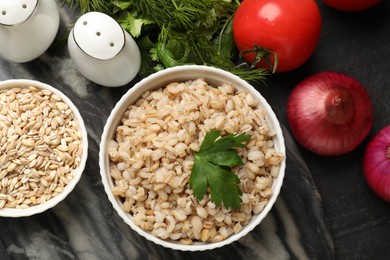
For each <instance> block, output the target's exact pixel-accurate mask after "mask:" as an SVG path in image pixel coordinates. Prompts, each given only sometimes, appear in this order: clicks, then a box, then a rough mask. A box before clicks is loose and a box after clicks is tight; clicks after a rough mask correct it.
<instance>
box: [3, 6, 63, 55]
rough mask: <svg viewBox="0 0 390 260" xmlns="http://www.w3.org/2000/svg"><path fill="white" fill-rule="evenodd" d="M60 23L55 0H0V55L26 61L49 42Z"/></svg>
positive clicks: (53, 37) (41, 51) (38, 53)
mask: <svg viewBox="0 0 390 260" xmlns="http://www.w3.org/2000/svg"><path fill="white" fill-rule="evenodd" d="M59 24H60V14H59V9H58V6H57V3H56V1H55V0H1V1H0V56H1V57H3V58H5V59H7V60H9V61H13V62H28V61H31V60H34V59H36V58H38V57H39V56H41V55H42V54H43V53H44V52H45V51H46V50H47V49H48V48H49V47H50V45H51V44H52V43H53V41H54V39H55V37H56V35H57V32H58V28H59Z"/></svg>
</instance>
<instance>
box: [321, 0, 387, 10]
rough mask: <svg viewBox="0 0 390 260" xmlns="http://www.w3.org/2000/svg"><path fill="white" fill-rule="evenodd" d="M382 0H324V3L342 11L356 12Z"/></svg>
mask: <svg viewBox="0 0 390 260" xmlns="http://www.w3.org/2000/svg"><path fill="white" fill-rule="evenodd" d="M381 1H382V0H324V3H325V4H327V5H329V6H330V7H333V8H334V9H337V10H341V11H349V12H356V11H362V10H364V9H367V8H370V7H372V6H374V5H376V4H379V3H380V2H381Z"/></svg>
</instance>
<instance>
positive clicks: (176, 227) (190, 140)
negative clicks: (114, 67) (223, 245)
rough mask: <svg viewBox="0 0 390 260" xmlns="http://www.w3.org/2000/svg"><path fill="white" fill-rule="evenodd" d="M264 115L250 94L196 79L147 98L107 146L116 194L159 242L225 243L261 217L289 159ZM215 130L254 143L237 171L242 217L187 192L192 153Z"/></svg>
mask: <svg viewBox="0 0 390 260" xmlns="http://www.w3.org/2000/svg"><path fill="white" fill-rule="evenodd" d="M265 116H266V115H265V110H264V109H263V108H262V107H258V103H257V101H256V100H255V99H254V98H253V97H252V96H251V95H250V94H248V93H246V92H244V91H242V90H236V89H235V88H234V86H232V85H229V84H221V85H220V86H218V87H213V86H210V85H208V83H207V82H206V81H204V80H203V79H197V80H193V81H186V82H174V83H170V84H168V85H167V86H166V87H164V88H160V89H157V90H154V91H147V92H145V93H144V94H143V95H142V97H141V98H140V99H139V100H137V101H136V103H135V104H134V105H130V106H129V107H128V109H127V110H126V112H125V113H124V114H123V117H122V118H121V123H120V125H119V126H118V127H117V129H116V133H115V137H114V140H111V141H110V143H109V149H108V154H109V160H110V175H111V177H112V178H113V181H114V188H113V190H112V192H113V195H114V196H117V197H118V198H120V199H121V201H122V207H123V209H124V210H125V211H126V212H128V213H129V214H131V215H132V221H133V222H134V223H135V224H136V225H138V226H139V227H141V228H142V229H143V230H146V231H149V232H151V234H153V235H154V236H156V237H158V238H161V239H170V240H175V241H180V242H181V243H183V244H192V243H193V242H195V241H202V242H219V241H222V240H224V239H226V238H227V237H229V236H230V235H232V234H233V233H237V232H239V231H240V230H241V229H242V228H243V226H245V225H246V224H247V223H248V222H249V220H250V219H251V217H252V216H253V215H254V214H258V213H260V212H261V211H262V210H263V208H264V207H265V205H266V204H267V203H268V200H269V198H270V197H271V194H272V189H271V186H272V184H273V181H274V178H276V177H277V174H278V172H279V169H280V164H281V161H282V160H283V159H284V154H281V153H278V152H277V151H275V149H274V144H273V141H272V139H273V137H274V135H275V133H274V132H273V131H272V129H270V127H269V125H268V123H267V121H266V118H265ZM213 129H218V130H220V131H221V134H222V135H225V134H230V133H246V134H250V135H251V136H252V137H251V139H250V140H249V141H248V143H247V144H246V147H245V148H240V149H238V153H239V154H240V156H241V157H242V159H243V162H244V166H240V167H235V168H233V172H234V173H236V174H237V175H238V177H239V179H240V184H239V187H240V189H241V191H242V205H241V208H240V209H238V210H232V209H225V208H224V207H223V206H221V207H217V206H216V205H215V204H214V203H213V202H211V201H210V196H209V195H206V196H205V197H204V198H203V199H202V200H201V201H197V200H196V198H195V197H194V196H193V195H192V190H191V189H190V188H189V183H188V181H189V177H190V174H191V170H192V166H193V164H194V158H193V155H192V153H193V151H199V147H200V144H201V143H202V141H203V138H204V136H205V135H206V133H207V132H208V131H210V130H213Z"/></svg>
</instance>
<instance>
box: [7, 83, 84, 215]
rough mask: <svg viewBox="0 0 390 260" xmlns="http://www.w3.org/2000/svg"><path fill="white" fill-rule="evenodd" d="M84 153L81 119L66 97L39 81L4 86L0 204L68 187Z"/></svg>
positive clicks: (35, 199) (36, 199)
mask: <svg viewBox="0 0 390 260" xmlns="http://www.w3.org/2000/svg"><path fill="white" fill-rule="evenodd" d="M81 153H82V145H81V132H80V130H79V125H78V123H77V122H76V119H75V118H74V114H73V112H72V110H71V109H70V108H69V106H68V105H67V104H65V102H64V101H63V100H62V99H61V97H59V96H58V95H56V94H54V93H52V92H51V91H50V90H46V89H40V88H37V87H34V86H29V87H14V88H8V89H2V90H0V209H1V208H28V207H30V206H34V205H38V204H42V203H44V202H46V201H48V200H49V199H51V198H53V197H54V196H56V195H58V194H59V193H61V192H63V190H64V188H65V186H66V185H67V184H68V183H69V182H70V181H71V180H72V179H73V177H74V174H75V169H76V168H77V167H78V166H79V164H80V161H81Z"/></svg>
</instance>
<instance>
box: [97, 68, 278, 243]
mask: <svg viewBox="0 0 390 260" xmlns="http://www.w3.org/2000/svg"><path fill="white" fill-rule="evenodd" d="M198 78H204V79H205V80H206V81H207V82H208V83H209V84H210V85H216V84H218V83H232V84H233V86H235V87H236V88H237V89H244V90H246V91H247V92H248V93H250V94H251V95H252V96H253V97H254V98H255V99H257V100H258V101H259V106H262V107H264V109H265V110H266V112H267V117H266V119H267V120H268V123H269V125H270V127H271V129H273V130H274V131H275V132H276V135H275V138H274V146H275V150H276V151H277V152H279V153H283V154H285V144H284V138H283V134H282V130H281V128H280V124H279V121H278V119H277V118H276V115H275V113H274V112H273V110H272V108H271V107H270V106H269V104H268V103H267V101H266V100H265V99H264V98H263V97H262V96H261V94H260V93H259V92H258V91H257V90H256V89H255V88H254V87H253V86H251V85H250V84H249V83H247V82H246V81H244V80H242V79H241V78H239V77H237V76H235V75H233V74H231V73H229V72H226V71H224V70H221V69H216V68H212V67H208V66H198V65H186V66H178V67H173V68H169V69H165V70H163V71H160V72H157V73H155V74H152V75H150V76H149V77H147V78H144V79H143V80H141V81H140V82H139V83H137V84H135V85H134V86H133V87H132V88H131V89H130V90H129V91H128V92H127V93H126V94H125V95H124V96H123V97H122V98H121V99H120V101H119V102H118V103H117V104H116V106H115V107H114V109H113V110H112V112H111V114H110V116H109V117H108V119H107V122H106V125H105V127H104V130H103V134H102V138H101V143H100V155H99V164H100V173H101V176H102V180H103V185H104V188H105V191H106V193H107V195H108V198H109V200H110V201H111V203H112V205H113V207H114V209H115V210H116V211H117V213H118V214H119V216H120V217H122V219H123V220H124V221H125V222H126V223H127V224H128V225H129V226H130V227H131V228H132V229H133V230H135V231H136V232H137V233H138V234H140V235H142V236H144V237H145V238H147V239H148V240H150V241H153V242H155V243H156V244H159V245H162V246H164V247H167V248H171V249H177V250H183V251H202V250H208V249H214V248H219V247H222V246H224V245H227V244H230V243H232V242H234V241H236V240H238V239H240V238H241V237H243V236H245V235H246V234H247V233H248V232H250V231H251V230H253V229H254V228H255V227H256V226H257V225H258V224H259V223H260V222H261V221H262V220H263V219H264V217H265V216H266V215H267V214H268V212H269V211H270V210H271V208H272V206H273V205H274V203H275V201H276V198H277V197H278V195H279V193H280V189H281V186H282V183H283V178H284V172H285V163H286V162H285V159H284V160H283V161H282V162H281V165H280V172H279V174H278V177H277V178H276V179H275V180H274V183H273V186H272V191H273V193H272V196H271V197H270V199H269V202H268V204H267V205H266V206H265V208H264V209H263V211H262V212H261V213H260V214H258V215H253V216H252V218H251V220H250V222H249V223H248V224H247V225H246V226H244V227H243V229H242V230H241V231H240V232H238V233H237V234H233V235H231V236H230V237H228V238H226V239H225V240H222V241H221V242H215V243H202V242H195V243H193V244H191V245H184V244H181V243H179V242H174V241H171V240H163V239H160V238H158V237H156V236H154V235H152V234H151V233H150V232H146V231H144V230H143V229H141V228H140V227H138V226H137V225H135V224H134V223H133V222H132V216H131V215H130V214H128V213H127V212H125V211H124V210H123V209H122V203H121V201H120V200H119V199H118V198H117V197H115V196H114V195H113V193H112V189H113V187H114V185H113V180H112V178H111V176H110V172H109V157H108V152H107V147H108V143H109V141H110V140H112V139H113V136H114V134H115V130H116V127H117V126H118V125H119V123H120V119H121V117H122V115H123V113H124V112H125V111H126V109H127V108H128V106H129V105H131V104H133V103H135V101H136V100H137V99H139V98H140V97H141V95H142V94H143V93H144V92H145V91H148V90H154V89H157V88H160V87H164V86H166V85H167V84H168V83H171V82H183V81H186V80H195V79H198Z"/></svg>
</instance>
